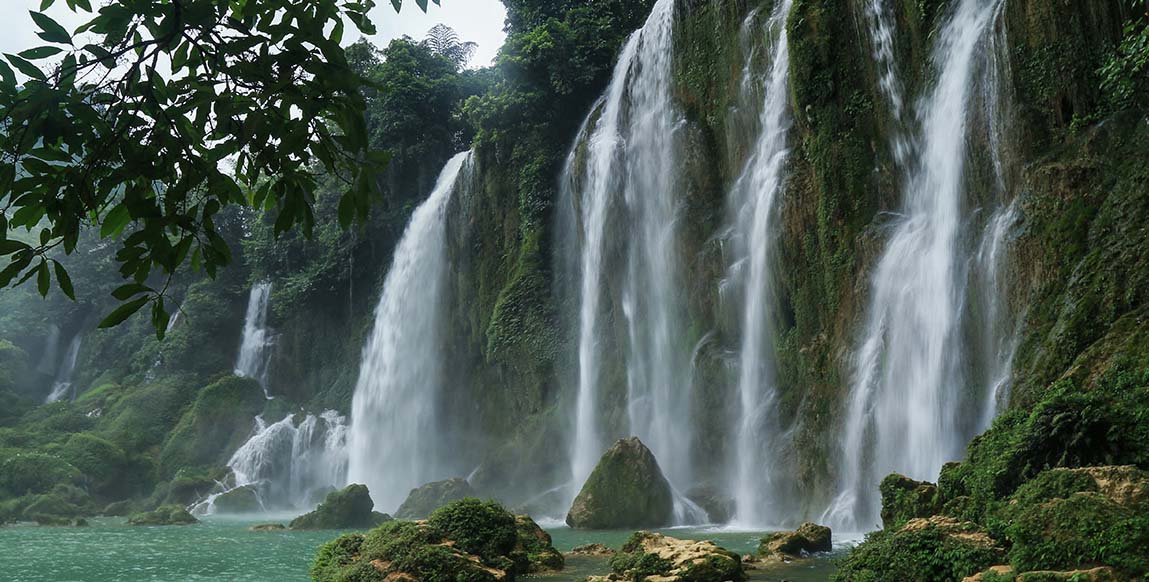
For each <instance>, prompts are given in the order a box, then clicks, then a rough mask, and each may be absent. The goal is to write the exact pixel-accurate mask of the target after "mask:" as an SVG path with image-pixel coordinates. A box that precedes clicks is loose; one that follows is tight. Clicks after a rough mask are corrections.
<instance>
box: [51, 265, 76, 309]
mask: <svg viewBox="0 0 1149 582" xmlns="http://www.w3.org/2000/svg"><path fill="white" fill-rule="evenodd" d="M52 266H53V267H55V270H56V283H57V284H59V285H60V290H61V291H63V292H64V295H67V296H68V299H71V300H72V301H75V300H76V288H75V287H73V286H72V277H71V276H70V275H68V271H67V269H65V268H64V265H61V264H60V262H59V261H52Z"/></svg>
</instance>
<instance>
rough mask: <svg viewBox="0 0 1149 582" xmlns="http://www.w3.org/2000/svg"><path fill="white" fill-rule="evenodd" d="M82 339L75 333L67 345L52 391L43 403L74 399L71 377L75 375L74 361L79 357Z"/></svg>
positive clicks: (74, 393)
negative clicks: (66, 398) (65, 398)
mask: <svg viewBox="0 0 1149 582" xmlns="http://www.w3.org/2000/svg"><path fill="white" fill-rule="evenodd" d="M83 339H84V338H83V336H81V335H80V334H78V333H77V334H76V335H75V336H74V337H73V338H72V341H71V342H69V343H68V351H67V352H66V353H65V354H64V359H63V360H61V361H60V367H59V371H58V372H57V373H56V379H55V381H54V382H52V391H51V392H50V393H49V394H48V398H47V399H46V400H44V402H45V403H51V402H56V401H57V400H63V399H64V397H68V399H69V400H72V399H75V398H76V392H75V390H74V388H73V383H72V375H73V374H75V373H76V359H77V358H79V356H80V345H81V344H82V343H83Z"/></svg>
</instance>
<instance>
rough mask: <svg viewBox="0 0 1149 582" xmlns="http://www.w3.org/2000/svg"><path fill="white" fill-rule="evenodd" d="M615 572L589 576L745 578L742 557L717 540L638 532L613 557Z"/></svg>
mask: <svg viewBox="0 0 1149 582" xmlns="http://www.w3.org/2000/svg"><path fill="white" fill-rule="evenodd" d="M610 567H611V570H613V573H612V574H610V575H609V576H604V577H598V576H592V577H590V578H588V580H628V581H630V582H643V581H644V580H648V579H651V580H653V579H657V580H659V581H662V582H742V581H744V580H746V579H747V576H746V572H745V571H744V570H743V569H742V557H741V556H739V555H738V554H736V553H734V552H731V551H730V550H727V549H725V548H722V547H719V546H718V545H716V544H714V542H709V541H691V540H680V539H676V538H672V537H668V536H665V535H663V534H658V533H651V532H645V531H641V532H636V533H635V534H634V535H632V536H631V537H630V539H628V540H627V541H626V543H625V544H623V546H622V549H621V550H620V551H619V552H618V553H616V554H615V555H614V557H613V558H611V560H610Z"/></svg>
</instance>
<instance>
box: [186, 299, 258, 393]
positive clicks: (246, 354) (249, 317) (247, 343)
mask: <svg viewBox="0 0 1149 582" xmlns="http://www.w3.org/2000/svg"><path fill="white" fill-rule="evenodd" d="M270 302H271V283H270V282H266V281H265V282H263V283H257V284H255V285H253V286H252V288H251V293H250V294H249V295H248V299H247V314H246V315H245V316H244V319H243V339H242V341H241V342H240V346H239V358H238V359H237V360H236V363H235V375H236V376H242V377H244V378H252V379H254V380H256V381H258V382H259V385H260V386H261V387H263V395H264V396H266V397H267V398H268V399H271V393H270V392H269V391H268V388H267V375H268V364H269V363H270V360H271V350H269V349H268V348H269V347H271V345H272V343H273V337H272V335H271V330H269V329H268V328H267V306H268V304H269V303H270ZM177 313H178V312H177Z"/></svg>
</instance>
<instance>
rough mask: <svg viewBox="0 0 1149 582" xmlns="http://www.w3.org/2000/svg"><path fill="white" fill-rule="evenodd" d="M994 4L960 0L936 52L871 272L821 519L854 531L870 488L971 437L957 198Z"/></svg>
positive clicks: (947, 456) (921, 475) (928, 472)
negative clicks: (897, 210) (895, 207)
mask: <svg viewBox="0 0 1149 582" xmlns="http://www.w3.org/2000/svg"><path fill="white" fill-rule="evenodd" d="M1000 6H1001V0H961V1H960V3H959V4H958V5H957V6H956V8H955V9H954V11H953V13H952V16H951V17H950V20H949V22H948V23H947V24H946V26H945V28H944V29H943V30H942V31H941V33H940V37H939V44H938V45H937V48H936V51H935V63H936V70H937V71H939V77H938V81H937V84H936V86H934V87H933V89H932V91H931V93H930V94H929V95H928V96H927V97H926V98H925V99H924V100H923V101H922V103H921V104H920V106H919V122H920V128H921V135H920V141H919V143H917V144H916V145H917V146H918V148H917V151H916V155H917V156H918V158H919V159H917V160H915V164H914V165H913V166H912V167H911V168H910V170H909V171H910V175H909V176H908V180H907V181H906V184H905V191H904V195H903V203H904V206H905V210H904V215H903V216H901V217H900V219H899V221H898V222H897V224H896V225H895V227H894V230H893V233H892V235H891V237H890V239H889V242H888V246H887V248H886V251H885V253H884V255H883V256H882V258H881V261H880V262H879V264H878V267H877V270H876V271H875V273H874V277H873V280H872V290H871V303H870V305H869V314H868V319H867V320H866V323H865V328H864V333H863V339H862V342H861V345H860V349H859V350H858V353H857V356H856V358H857V360H856V362H855V370H854V377H853V379H852V384H851V387H850V399H849V403H848V410H847V416H846V422H845V426H844V430H843V433H842V458H841V459H840V466H839V479H840V484H839V493H838V496H837V498H836V499H835V500H834V502H833V503H832V505H831V507H830V508H828V509H827V511H826V513H825V515H824V516H823V520H824V521H828V522H830V523H831V524H832V525H833V526H834V527H835V528H838V529H847V530H853V531H857V530H858V529H859V528H867V527H870V526H872V525H873V524H874V523H876V520H877V517H878V495H877V487H876V486H877V481H878V480H879V479H881V477H882V476H884V475H885V474H887V473H890V472H895V471H896V472H900V473H904V474H906V475H908V476H910V477H912V478H915V479H934V478H936V477H937V472H938V470H939V469H940V468H941V466H942V464H943V463H944V462H946V461H949V460H953V459H957V458H960V457H961V455H962V449H963V447H964V446H965V444H966V443H967V442H968V439H969V438H970V437H971V436H972V435H970V434H966V433H965V431H963V430H959V426H960V425H961V424H962V423H961V421H960V417H961V416H962V415H964V414H967V411H964V410H962V407H961V403H962V402H963V392H964V391H965V390H966V387H965V384H966V382H967V380H968V378H966V377H965V374H964V373H963V372H964V370H965V360H964V358H965V352H966V351H968V350H967V348H966V346H963V345H962V343H961V337H960V336H961V321H960V317H961V313H962V303H963V299H964V295H965V293H966V278H967V273H966V269H965V262H964V261H963V260H962V259H961V257H960V254H961V253H962V252H963V249H962V246H963V240H964V239H963V232H962V230H963V228H962V227H963V222H964V221H965V220H966V216H965V215H964V214H963V212H962V210H963V194H964V191H965V165H966V157H967V152H966V140H967V131H968V130H969V126H970V117H971V111H970V109H971V107H970V101H971V99H972V97H973V95H974V89H973V88H974V87H975V86H977V85H978V84H979V81H981V79H979V78H978V75H977V73H979V72H982V73H984V72H985V71H986V70H987V69H989V68H990V67H988V66H987V64H986V62H985V61H986V60H987V59H985V58H983V57H984V54H983V52H984V51H979V48H981V47H984V45H985V44H987V42H988V40H987V38H988V37H990V36H991V35H990V34H989V33H990V32H991V31H992V23H993V22H994V20H995V18H996V16H997V14H998V12H999V10H1000Z"/></svg>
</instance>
